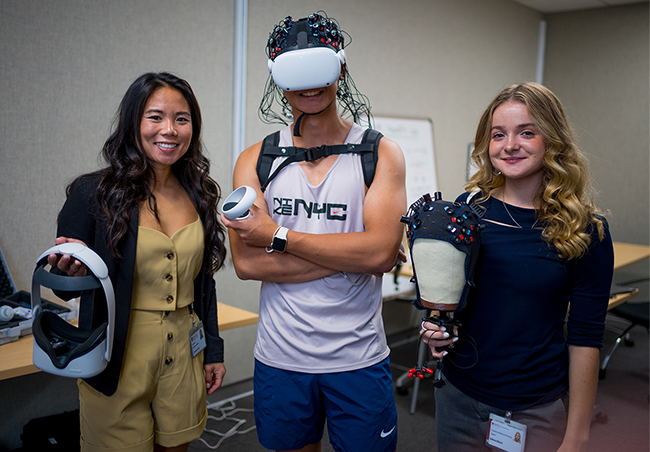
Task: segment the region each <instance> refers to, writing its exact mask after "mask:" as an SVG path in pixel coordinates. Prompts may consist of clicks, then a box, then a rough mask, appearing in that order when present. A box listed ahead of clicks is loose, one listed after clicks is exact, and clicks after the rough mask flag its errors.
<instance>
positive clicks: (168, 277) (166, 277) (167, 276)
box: [165, 273, 174, 282]
mask: <svg viewBox="0 0 650 452" xmlns="http://www.w3.org/2000/svg"><path fill="white" fill-rule="evenodd" d="M173 280H174V277H173V276H172V275H170V274H169V273H167V274H166V275H165V281H170V282H171V281H173Z"/></svg>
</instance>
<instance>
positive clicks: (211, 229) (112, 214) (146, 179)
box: [66, 72, 226, 273]
mask: <svg viewBox="0 0 650 452" xmlns="http://www.w3.org/2000/svg"><path fill="white" fill-rule="evenodd" d="M159 88H171V89H175V90H177V91H178V92H180V93H181V94H182V95H183V97H184V98H185V100H186V101H187V103H188V104H189V107H190V114H191V118H192V139H191V141H190V145H189V148H188V150H187V152H186V153H185V154H184V155H183V156H182V157H181V158H180V159H179V160H178V161H177V162H176V163H174V164H173V165H172V172H173V173H174V175H175V176H176V177H177V178H178V180H179V181H180V183H181V185H182V186H183V188H184V189H185V190H186V191H187V193H188V195H189V197H190V199H191V200H192V203H193V204H194V207H195V208H196V210H197V211H198V213H199V215H200V217H201V221H202V222H203V227H204V230H205V252H206V259H207V262H208V263H209V265H208V270H209V273H214V272H216V271H217V270H218V269H219V268H220V267H221V266H222V265H223V262H224V259H225V256H226V247H225V244H224V241H225V228H224V227H223V225H222V224H221V223H220V222H219V220H218V212H217V204H218V202H219V199H220V198H221V189H220V188H219V185H218V184H217V183H216V182H215V181H214V180H213V179H212V178H211V177H210V162H209V160H208V159H207V158H206V157H205V155H203V145H202V143H201V110H200V108H199V104H198V102H197V100H196V97H195V96H194V92H193V91H192V88H191V87H190V85H189V83H187V82H186V81H185V80H183V79H181V78H179V77H176V76H175V75H172V74H170V73H167V72H159V73H153V72H149V73H146V74H143V75H141V76H140V77H138V78H137V79H136V80H135V81H134V82H133V83H132V84H131V86H130V87H129V89H128V90H127V91H126V94H124V97H123V98H122V101H121V102H120V106H119V108H118V111H117V114H116V116H115V120H114V122H113V133H112V134H111V135H110V137H109V138H108V139H107V140H106V142H105V143H104V147H103V148H102V151H101V155H102V157H103V159H104V160H105V161H106V162H107V163H108V167H106V168H104V169H102V170H99V171H98V172H96V173H94V174H95V175H96V176H98V177H99V179H100V182H99V185H98V186H97V190H96V192H95V195H96V197H97V201H98V202H99V206H100V208H101V212H99V215H101V216H102V217H103V219H104V220H105V221H106V223H107V238H106V240H107V242H108V245H109V249H110V250H111V253H112V254H113V255H114V256H115V257H117V258H119V257H121V255H120V252H119V244H120V241H121V239H122V238H123V237H124V235H125V234H126V232H127V230H128V224H129V221H130V220H131V215H132V213H133V209H134V208H136V207H137V206H138V205H140V203H142V202H144V201H147V202H148V203H149V205H150V207H151V208H152V210H153V212H154V214H155V215H156V218H157V217H158V213H157V208H156V206H157V204H156V197H155V196H154V194H153V187H152V184H153V183H154V182H153V181H154V180H155V178H154V171H153V168H152V167H151V165H150V164H149V162H148V161H147V158H146V155H145V153H144V151H143V147H142V140H141V136H140V121H141V118H142V115H143V113H144V107H145V104H146V102H147V100H148V99H149V97H150V96H151V94H153V92H154V91H156V90H157V89H159ZM83 179H84V177H83V176H82V177H80V178H77V179H76V180H75V181H73V182H72V183H71V184H70V185H68V187H67V190H66V193H67V194H68V195H69V194H70V192H71V191H73V190H74V189H75V188H76V186H77V185H78V184H79V183H80V182H81V181H82V180H83Z"/></svg>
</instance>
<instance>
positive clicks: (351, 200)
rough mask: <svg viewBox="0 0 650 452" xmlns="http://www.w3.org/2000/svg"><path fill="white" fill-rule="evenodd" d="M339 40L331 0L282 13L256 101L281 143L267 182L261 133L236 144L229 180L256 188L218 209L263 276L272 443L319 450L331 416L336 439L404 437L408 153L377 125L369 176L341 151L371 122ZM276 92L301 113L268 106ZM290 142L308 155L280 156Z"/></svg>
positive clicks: (262, 421)
mask: <svg viewBox="0 0 650 452" xmlns="http://www.w3.org/2000/svg"><path fill="white" fill-rule="evenodd" d="M343 46H344V41H343V36H342V33H341V30H340V29H339V27H338V24H337V22H336V21H334V20H333V19H331V18H328V17H327V16H326V15H325V14H324V13H322V12H319V13H315V14H312V15H311V16H309V17H308V18H305V19H301V20H298V21H294V20H293V19H292V18H291V17H287V18H286V19H285V20H283V21H282V22H280V24H279V25H277V26H276V27H275V29H274V30H273V32H272V33H271V35H270V37H269V41H268V44H267V50H268V56H269V69H270V72H271V75H270V76H269V81H268V83H267V91H266V94H265V97H264V99H263V101H262V104H261V106H260V111H261V116H262V117H263V119H264V120H265V121H267V122H277V121H281V122H283V123H284V124H287V126H286V127H285V128H284V129H282V130H281V131H280V134H279V142H278V143H275V147H274V149H275V150H277V152H278V154H279V155H280V157H279V158H277V159H275V160H274V161H273V164H272V167H271V173H273V174H272V175H271V177H270V178H269V182H266V183H264V184H262V182H261V180H260V176H258V171H257V170H258V160H260V154H261V152H262V151H261V150H262V148H263V142H259V143H257V144H255V145H253V146H251V147H250V148H248V149H246V150H245V151H244V152H243V153H242V154H241V155H240V157H239V158H238V160H237V164H236V167H235V171H234V177H233V184H234V186H235V188H237V187H240V186H242V185H248V186H251V187H254V188H255V189H256V191H257V199H256V201H255V204H254V205H253V206H252V207H251V209H250V211H251V217H249V218H248V219H244V220H234V221H231V220H228V219H227V218H226V217H225V216H222V220H223V222H224V224H225V225H226V226H227V227H228V228H230V245H231V251H232V256H233V261H234V264H235V269H236V271H237V275H238V276H239V277H240V278H241V279H252V280H258V281H262V287H261V292H260V320H259V324H258V333H257V343H256V346H255V358H256V366H255V417H256V423H257V430H258V437H259V440H260V442H261V444H262V445H263V446H264V447H266V448H268V449H274V450H302V451H320V450H321V440H322V435H323V427H324V423H325V420H327V423H328V433H329V436H330V441H331V443H332V445H333V447H334V449H335V450H337V451H352V450H354V451H394V450H395V449H396V445H397V415H396V409H395V401H394V396H393V388H392V379H391V371H390V368H389V362H388V355H389V351H390V350H389V348H388V346H387V344H386V338H385V332H384V326H383V322H382V317H381V277H382V274H383V272H386V271H389V270H391V268H392V267H393V266H394V264H395V262H396V260H397V258H398V256H399V257H400V258H402V260H403V258H404V255H403V253H400V251H399V247H400V242H401V238H402V234H403V225H402V224H401V223H400V217H401V215H402V214H403V213H405V211H406V189H405V165H404V157H403V155H402V151H401V150H400V148H399V146H398V145H397V144H396V143H394V142H393V141H390V140H388V139H386V138H381V139H380V140H379V139H378V140H379V141H378V143H379V144H378V149H377V156H378V158H377V161H376V168H375V173H374V178H373V179H372V183H369V184H368V185H369V186H367V185H366V182H364V170H363V166H364V165H363V164H362V161H361V160H362V159H361V156H360V155H359V154H357V153H355V152H356V151H355V150H354V149H355V147H354V146H349V148H350V149H351V150H352V152H343V153H341V154H339V152H340V151H341V149H343V148H342V147H340V146H338V145H343V144H344V143H349V144H358V143H361V141H362V137H363V135H364V132H365V131H366V129H365V128H364V127H362V126H360V125H359V124H357V123H356V122H358V121H359V119H360V116H361V114H364V115H366V114H367V115H368V116H369V106H367V105H366V102H365V101H366V99H365V97H363V96H362V95H360V94H359V93H358V92H357V91H356V88H355V87H354V83H353V82H352V80H351V79H350V76H349V73H348V71H347V65H346V63H345V57H344V54H343ZM351 87H352V89H351ZM337 99H338V100H339V102H340V104H341V107H342V110H343V113H344V114H348V115H350V116H351V119H352V121H349V120H347V119H345V118H344V117H343V116H341V115H340V114H339V112H338V108H337V107H338V103H337V102H336V100H337ZM274 101H277V102H278V103H279V104H280V105H281V106H282V111H283V113H284V114H285V116H286V117H288V118H293V123H292V124H290V125H289V124H288V121H287V120H285V119H284V118H283V117H282V116H281V115H280V114H277V113H275V112H273V111H272V107H273V104H274ZM379 137H380V135H379ZM264 146H266V145H264ZM272 147H273V146H272ZM297 148H300V149H297ZM305 149H308V150H309V151H307V152H305V151H304V150H305ZM327 150H329V151H332V150H333V152H334V153H333V154H331V155H330V154H329V153H328V152H327ZM283 153H286V155H290V154H292V153H297V154H299V155H300V156H301V158H300V159H298V160H290V161H291V162H292V163H290V164H288V165H286V163H285V165H286V166H285V167H280V166H281V164H282V162H283V161H284V162H286V161H287V160H286V159H287V157H283V156H282V155H283ZM303 160H304V161H303ZM278 167H280V170H278V171H276V170H277V169H278Z"/></svg>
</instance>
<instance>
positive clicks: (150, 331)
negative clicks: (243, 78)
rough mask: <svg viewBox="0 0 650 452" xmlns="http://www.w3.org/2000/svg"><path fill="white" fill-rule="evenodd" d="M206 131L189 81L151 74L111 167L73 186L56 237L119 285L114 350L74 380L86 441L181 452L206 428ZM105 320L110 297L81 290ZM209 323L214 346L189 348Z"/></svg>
mask: <svg viewBox="0 0 650 452" xmlns="http://www.w3.org/2000/svg"><path fill="white" fill-rule="evenodd" d="M200 135H201V113H200V110H199V106H198V103H197V101H196V98H195V96H194V93H193V92H192V89H191V87H190V86H189V84H188V83H187V82H186V81H185V80H182V79H180V78H178V77H176V76H174V75H171V74H168V73H158V74H155V73H147V74H144V75H142V76H141V77H139V78H138V79H137V80H135V82H133V84H132V85H131V86H130V87H129V89H128V91H127V92H126V94H125V95H124V97H123V99H122V102H121V104H120V107H119V110H118V115H117V118H116V121H115V128H114V131H113V133H112V134H111V136H110V137H109V138H108V140H107V141H106V143H105V144H104V147H103V150H102V155H103V157H104V159H105V160H106V161H107V163H108V166H107V167H106V168H104V169H102V170H100V171H97V172H95V173H91V174H86V175H83V176H80V177H78V178H77V179H76V180H75V181H73V182H72V183H71V184H70V185H69V186H68V188H67V200H66V202H65V205H64V206H63V209H62V210H61V212H60V214H59V225H58V231H57V239H56V243H57V244H60V243H64V242H69V241H76V242H83V243H84V244H86V245H87V246H89V247H90V248H92V249H94V250H95V251H96V252H97V253H98V254H99V256H100V257H102V259H103V260H104V261H105V262H106V264H107V266H108V269H109V274H110V277H111V280H112V283H113V286H114V288H115V295H116V320H115V339H114V343H113V355H112V359H111V361H110V363H109V364H108V366H107V367H106V369H105V370H104V371H103V372H102V373H100V374H99V375H97V376H95V377H92V378H88V379H85V380H81V379H80V380H79V381H78V386H79V399H80V411H81V412H80V418H81V446H82V450H83V451H92V452H95V451H109V450H115V451H118V450H119V451H130V452H131V451H133V452H135V451H143V452H144V451H152V450H156V451H159V450H160V451H185V450H187V448H188V446H189V443H190V441H192V440H193V439H195V438H198V437H199V436H200V435H201V433H202V431H203V429H204V428H205V424H206V420H207V410H206V403H205V398H206V392H207V393H208V394H210V393H212V392H214V391H215V390H216V389H217V388H218V387H219V386H220V385H221V383H222V381H223V377H224V374H225V372H226V369H225V367H224V364H223V340H222V339H221V338H220V337H219V329H218V325H217V306H216V290H215V283H214V279H213V277H212V275H213V274H214V272H215V271H216V270H218V269H219V268H220V267H221V265H222V264H223V260H224V257H225V246H224V238H225V235H224V228H223V226H222V225H221V224H220V223H219V222H218V216H217V215H218V214H217V203H218V200H219V197H220V189H219V186H218V185H217V184H216V183H215V182H214V181H213V180H212V179H211V178H210V176H209V162H208V160H207V159H206V157H205V156H204V155H203V152H202V145H201V141H200ZM49 263H50V264H51V265H52V266H56V267H58V269H59V270H60V271H63V272H65V273H67V274H68V275H83V274H85V272H86V269H85V267H84V266H83V265H82V264H81V263H80V262H78V261H76V260H74V259H71V258H70V256H57V255H51V256H50V257H49ZM68 296H69V295H68ZM105 319H106V312H105V309H103V308H102V303H94V305H93V304H92V303H88V302H86V303H84V296H83V295H82V300H81V303H80V319H79V322H80V325H82V326H84V327H87V328H92V327H94V326H96V325H98V324H100V323H102V322H104V321H105ZM201 322H202V325H203V330H204V334H203V336H204V337H205V338H206V347H205V350H204V351H198V352H197V351H196V350H194V353H193V351H192V348H191V347H190V339H189V334H190V330H191V329H192V328H193V327H194V326H195V325H200V324H201ZM199 334H200V333H199ZM206 388H207V391H206Z"/></svg>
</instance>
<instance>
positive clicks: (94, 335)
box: [32, 311, 107, 369]
mask: <svg viewBox="0 0 650 452" xmlns="http://www.w3.org/2000/svg"><path fill="white" fill-rule="evenodd" d="M106 328H107V324H106V323H103V324H102V325H100V326H99V328H96V329H94V330H83V329H80V328H76V327H74V326H73V325H70V324H69V323H68V322H66V321H65V320H63V319H62V318H60V317H59V316H58V315H56V314H54V313H52V312H47V311H45V312H40V313H39V314H38V315H37V316H36V317H35V318H34V321H33V323H32V333H33V335H34V340H35V341H36V343H37V344H38V346H39V348H40V349H41V350H43V351H44V352H45V353H46V354H47V355H48V356H49V357H50V360H51V361H52V364H53V365H54V366H55V367H57V368H58V369H64V368H65V367H66V366H67V365H68V364H69V363H70V361H71V360H73V359H75V358H79V357H81V356H83V355H85V354H87V353H89V352H90V351H91V350H92V349H94V348H95V346H96V345H97V344H98V343H100V342H101V341H103V340H105V338H106ZM55 342H58V343H61V344H62V349H59V350H57V349H56V346H55V345H54V343H55ZM63 342H64V343H65V345H63Z"/></svg>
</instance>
